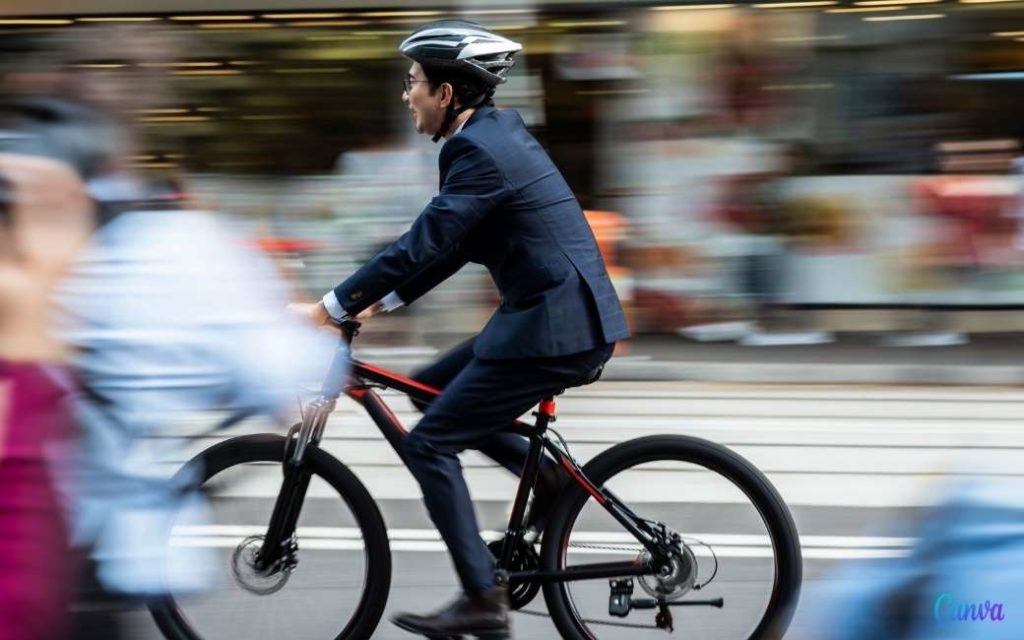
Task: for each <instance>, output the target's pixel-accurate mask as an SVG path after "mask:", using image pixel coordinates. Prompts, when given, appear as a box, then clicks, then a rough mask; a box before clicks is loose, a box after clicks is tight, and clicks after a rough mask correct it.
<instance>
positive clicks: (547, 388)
mask: <svg viewBox="0 0 1024 640" xmlns="http://www.w3.org/2000/svg"><path fill="white" fill-rule="evenodd" d="M520 49H522V47H521V45H519V44H518V43H516V42H513V41H511V40H509V39H507V38H504V37H502V36H500V35H498V34H495V33H492V32H489V31H487V30H486V29H484V28H482V27H480V26H479V25H476V24H473V23H470V22H465V21H461V20H445V21H441V22H436V23H432V24H428V25H426V26H423V27H421V28H420V29H418V30H416V31H415V32H414V33H413V34H412V35H411V36H409V37H408V38H407V39H406V40H405V41H404V42H403V43H402V45H401V49H400V51H401V53H402V54H403V55H405V56H406V57H407V58H409V59H410V60H411V61H412V66H411V67H410V68H409V71H408V75H407V77H406V78H405V80H404V82H403V89H404V91H403V93H402V100H403V101H404V102H405V104H406V105H407V106H408V108H409V111H410V117H412V118H413V120H414V122H415V126H416V130H417V131H418V132H419V133H424V134H427V135H431V136H433V139H434V141H435V142H437V141H438V140H440V139H441V138H444V139H445V143H444V146H443V147H442V148H441V153H440V158H439V163H438V164H439V168H440V192H439V193H438V195H436V196H435V197H434V198H433V199H432V200H431V201H430V202H429V203H428V204H427V205H426V207H425V208H424V209H423V211H422V212H421V213H420V214H419V217H417V218H416V220H415V221H414V222H413V224H412V226H411V228H410V229H409V230H408V231H407V232H406V233H405V234H404V235H402V236H401V237H400V238H398V239H397V240H396V241H395V242H394V243H393V244H391V245H390V246H389V247H387V248H385V249H384V250H383V251H381V252H380V253H378V254H377V255H376V256H375V257H374V258H372V259H371V260H370V261H369V262H367V263H366V264H365V265H364V266H363V267H362V268H360V269H359V270H358V271H356V272H355V273H354V274H353V275H351V276H350V277H348V278H347V279H345V280H344V281H343V282H342V283H341V284H339V285H338V286H337V287H335V288H334V290H333V291H330V292H328V293H327V294H326V295H325V296H324V298H323V300H322V301H320V302H319V303H317V304H315V305H307V306H305V307H304V308H302V309H300V311H302V312H304V313H306V314H308V315H309V316H310V317H312V318H313V319H314V320H315V321H317V322H320V323H324V322H327V321H328V319H329V317H328V316H331V317H333V318H334V319H336V320H337V319H343V318H345V317H348V316H352V317H354V316H356V315H357V314H360V313H361V312H364V311H367V310H369V312H370V313H373V312H377V311H380V310H390V309H391V308H394V307H395V306H396V305H400V304H410V303H412V302H413V301H415V300H416V299H417V298H419V297H420V296H422V295H423V294H424V293H426V292H427V291H429V290H430V289H432V288H433V287H435V286H437V285H438V284H440V283H441V282H442V281H444V280H445V279H446V278H448V277H449V276H451V275H452V274H454V273H455V272H456V271H458V270H459V269H460V268H461V267H462V266H464V265H465V264H466V263H467V262H475V263H479V264H483V265H484V266H485V267H486V268H487V269H488V270H489V271H490V274H491V276H492V278H493V279H494V283H495V284H496V285H497V288H498V292H499V294H500V296H501V303H500V305H499V307H498V308H497V310H496V311H495V312H494V314H493V316H492V317H491V319H490V320H489V322H488V323H487V325H486V326H485V327H484V328H483V330H482V331H481V332H480V333H479V335H477V336H476V337H475V338H474V339H473V340H471V341H469V342H467V343H466V344H463V345H461V346H459V347H456V348H455V349H454V350H453V351H452V352H450V353H449V354H447V355H445V356H443V357H442V358H441V359H440V360H439V361H438V362H437V363H435V364H434V365H432V366H430V367H428V368H427V369H425V370H424V371H421V372H420V373H419V374H417V375H416V376H415V377H417V379H419V380H421V381H424V382H426V383H428V384H432V385H435V386H438V387H441V388H443V393H442V395H441V396H440V397H439V398H438V399H437V400H435V401H434V402H433V403H431V404H430V405H428V406H426V407H424V415H423V418H422V419H421V420H420V422H419V424H418V425H417V426H416V428H415V429H413V430H412V431H411V432H410V433H409V435H408V437H407V438H406V440H405V442H404V446H403V454H404V457H405V460H406V463H407V465H408V466H409V468H410V470H411V471H412V473H413V475H414V476H415V477H416V479H417V480H418V482H419V484H420V487H421V489H422V492H423V496H424V501H425V503H426V506H427V509H428V511H429V513H430V516H431V518H432V519H433V521H434V524H435V525H436V526H437V528H438V530H439V532H440V533H441V536H442V538H443V539H444V541H445V543H446V544H447V546H448V549H449V552H450V554H451V557H452V560H453V562H454V565H455V569H456V571H457V573H458V576H459V578H460V581H461V583H462V587H463V593H462V594H461V595H460V596H459V597H458V598H457V599H456V600H455V601H454V602H452V603H451V604H450V605H448V606H447V607H445V608H443V609H441V610H440V611H438V612H436V613H434V614H432V615H425V616H420V615H413V614H401V615H399V616H397V617H395V618H394V622H395V623H396V624H397V625H398V626H400V627H402V628H404V629H406V630H409V631H412V632H415V633H420V634H423V635H428V636H446V635H457V634H466V635H477V636H480V637H486V638H505V637H508V636H509V620H508V594H507V589H506V586H505V585H504V584H503V583H502V580H501V579H500V576H496V575H495V570H494V559H493V557H492V556H491V554H490V552H489V551H488V550H487V548H486V546H485V544H484V543H483V541H482V540H481V538H480V536H479V526H478V525H477V519H476V515H475V513H474V509H473V505H472V503H471V501H470V495H469V490H468V488H467V486H466V482H465V479H464V478H463V475H462V468H461V465H460V463H459V458H458V454H459V453H460V452H461V451H463V450H464V449H466V448H476V449H480V450H482V451H483V452H484V453H486V454H488V455H490V456H491V457H493V458H495V459H496V460H498V461H499V462H500V463H502V464H503V465H505V466H506V467H508V468H510V469H512V470H513V471H516V472H519V471H520V470H521V466H522V463H523V460H524V458H525V453H526V450H527V442H526V440H525V438H523V437H520V436H517V435H515V434H511V433H501V430H502V429H503V428H504V427H506V426H508V425H509V424H510V423H511V422H512V421H513V420H514V419H515V418H517V417H518V416H520V415H522V414H523V413H525V412H526V411H528V410H529V409H530V408H531V407H532V406H534V405H535V404H536V403H537V402H538V401H539V400H541V399H542V398H543V397H545V396H548V395H553V394H556V393H558V392H560V391H561V390H563V389H565V388H566V387H571V386H576V385H580V384H584V383H586V382H588V381H590V380H591V379H593V378H594V377H595V375H596V374H597V373H598V372H599V371H600V368H601V367H602V366H603V365H604V363H605V362H606V361H607V359H608V358H609V357H610V355H611V352H612V348H613V346H614V343H615V342H616V341H617V340H622V339H624V338H626V337H628V329H627V326H626V321H625V317H624V315H623V311H622V307H621V305H620V303H619V299H618V297H617V295H616V293H615V290H614V288H613V287H612V283H611V280H610V279H609V276H608V272H607V270H606V269H605V265H604V261H603V259H602V257H601V254H600V253H599V251H598V247H597V243H596V241H595V239H594V236H593V233H592V232H591V230H590V227H589V226H588V224H587V221H586V219H585V218H584V215H583V211H582V209H581V207H580V205H579V203H578V202H577V201H576V198H575V197H574V195H573V192H572V190H571V189H570V188H569V186H568V184H566V182H565V180H564V179H563V177H562V175H561V174H560V173H559V171H558V169H557V168H556V167H555V165H554V164H553V163H552V161H551V159H550V158H549V157H548V155H547V153H546V152H545V151H544V149H543V148H541V146H540V145H539V144H538V143H537V141H536V140H535V139H534V138H533V136H531V135H530V133H529V132H528V131H527V130H526V127H525V125H524V123H523V120H522V118H521V117H520V116H519V115H518V114H517V113H515V112H514V111H509V110H499V109H496V108H495V107H494V105H493V101H492V96H493V94H494V91H495V88H496V87H497V86H498V85H499V84H501V83H503V82H505V78H506V74H507V73H508V71H509V69H510V68H511V67H512V65H513V60H512V56H513V55H514V54H515V53H517V52H518V51H519V50H520ZM365 315H367V314H365V313H364V316H365ZM546 464H547V467H546V468H545V469H543V470H542V480H544V481H545V484H546V485H547V486H549V487H550V486H551V485H552V484H556V483H557V482H558V481H559V477H558V473H559V470H558V469H557V468H556V467H555V466H554V463H553V461H551V460H547V461H546ZM534 510H536V504H535V508H534Z"/></svg>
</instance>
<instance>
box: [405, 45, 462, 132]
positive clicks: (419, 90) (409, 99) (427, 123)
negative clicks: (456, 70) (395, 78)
mask: <svg viewBox="0 0 1024 640" xmlns="http://www.w3.org/2000/svg"><path fill="white" fill-rule="evenodd" d="M405 81H406V86H407V87H408V89H406V90H405V91H403V92H402V102H404V103H405V106H407V107H408V108H409V111H411V112H412V117H413V121H414V122H415V124H416V133H425V134H427V135H431V136H432V135H434V134H435V133H437V131H438V130H439V129H440V128H441V124H442V123H443V122H444V114H445V109H447V108H448V104H449V102H450V101H451V87H450V85H447V84H442V85H441V86H440V87H438V89H437V90H436V91H434V92H431V91H430V83H429V82H428V81H427V74H425V73H424V72H423V67H421V66H420V64H419V63H418V62H414V63H413V64H412V66H411V67H409V71H408V73H407V74H406V79H405Z"/></svg>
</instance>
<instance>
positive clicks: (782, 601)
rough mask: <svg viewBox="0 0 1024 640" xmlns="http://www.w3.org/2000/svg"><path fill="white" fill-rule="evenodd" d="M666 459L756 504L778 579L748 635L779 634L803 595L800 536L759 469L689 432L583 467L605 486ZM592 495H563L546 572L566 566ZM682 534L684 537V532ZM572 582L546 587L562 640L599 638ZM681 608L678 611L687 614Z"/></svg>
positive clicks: (576, 490) (626, 445)
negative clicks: (721, 481)
mask: <svg viewBox="0 0 1024 640" xmlns="http://www.w3.org/2000/svg"><path fill="white" fill-rule="evenodd" d="M664 461H680V462H685V463H693V464H696V465H700V466H702V467H704V468H705V469H707V470H709V471H711V472H712V473H715V474H718V475H719V476H722V477H723V478H725V479H726V480H728V481H729V482H730V483H731V484H732V485H734V486H735V488H736V489H738V490H739V491H741V492H742V493H743V494H745V496H746V498H747V499H748V500H749V502H750V503H751V504H750V505H748V506H753V507H754V508H755V509H756V512H757V513H758V514H759V515H760V517H761V519H762V520H763V525H764V527H765V529H766V530H767V532H768V534H769V538H770V544H771V545H772V547H773V550H774V552H775V554H774V558H775V560H774V583H773V585H772V587H771V595H770V598H769V599H768V602H767V606H766V607H765V609H764V614H763V617H762V618H761V619H760V623H759V624H757V626H756V628H754V630H753V632H752V633H750V635H749V640H758V639H761V638H781V637H782V636H783V634H784V633H785V631H786V629H787V628H788V626H789V623H790V621H791V619H792V615H793V611H794V609H795V607H796V603H797V600H798V598H799V592H800V584H801V580H802V572H803V568H802V557H801V551H800V540H799V537H798V534H797V530H796V525H795V524H794V522H793V517H792V515H791V514H790V512H789V509H788V508H787V507H786V505H785V503H784V502H783V501H782V498H781V497H780V496H779V494H778V492H777V491H776V490H775V488H774V487H773V486H772V485H771V483H769V481H768V479H767V478H765V476H764V474H762V473H761V472H760V471H758V469H757V468H756V467H754V466H753V465H752V464H750V463H749V462H747V461H746V460H745V459H744V458H742V457H740V456H739V455H737V454H736V453H734V452H732V451H730V450H729V449H727V448H726V447H723V446H721V445H717V444H715V443H713V442H709V441H706V440H702V439H700V438H693V437H689V436H676V435H660V436H650V437H644V438H637V439H635V440H630V441H628V442H623V443H621V444H618V445H615V446H613V447H612V448H610V449H608V450H607V451H604V452H603V453H601V454H600V455H598V456H597V457H596V458H594V459H593V460H591V461H590V463H588V464H587V465H586V466H585V467H584V473H585V474H586V475H587V477H588V478H589V479H590V480H591V481H592V482H594V483H595V484H596V485H598V486H601V485H603V484H604V483H605V482H607V481H608V480H609V479H611V478H613V477H614V476H615V475H616V474H617V473H619V472H621V471H623V470H626V469H629V468H632V467H634V466H636V465H640V464H644V463H650V462H655V463H658V462H664ZM589 498H590V496H589V495H588V494H587V493H586V492H584V491H583V489H582V488H580V487H578V486H577V485H574V486H573V488H572V489H571V490H570V491H568V492H566V493H565V494H564V495H563V496H562V498H561V499H560V501H559V504H558V505H557V506H556V508H555V511H554V514H553V516H552V518H551V520H550V523H549V525H548V527H547V528H546V530H545V534H544V539H543V542H542V547H541V568H542V570H544V571H557V570H560V569H563V568H564V567H563V564H564V563H565V560H564V558H565V557H566V553H567V552H566V550H567V548H568V546H569V536H570V533H571V531H572V529H573V527H574V525H575V523H576V521H577V518H578V517H579V516H580V513H581V510H582V509H583V508H584V506H585V505H586V504H587V503H588V501H589ZM642 507H643V505H633V508H634V510H635V511H637V512H638V513H639V514H640V515H641V516H643V515H644V513H643V508H642ZM668 524H670V525H671V524H672V523H668ZM682 533H684V535H685V531H683V532H682ZM569 584H574V583H550V584H545V585H544V599H545V601H546V602H547V606H548V611H549V612H550V614H551V617H552V619H553V621H554V623H555V626H556V627H557V628H558V631H559V632H560V633H561V635H562V637H563V638H567V639H571V640H593V639H594V638H596V636H595V635H594V633H592V631H591V630H589V629H588V626H587V625H586V624H585V623H584V622H582V620H581V615H580V614H579V613H578V612H577V608H576V606H575V605H574V603H573V598H572V596H571V594H570V592H569V586H568V585H569ZM606 593H607V592H606ZM638 595H640V596H642V595H644V594H642V593H641V594H638ZM687 609H690V607H684V608H683V609H682V611H684V612H685V611H686V610H687ZM678 611H679V610H676V615H679V616H683V615H685V613H683V614H680V613H679V612H678ZM631 615H636V614H631ZM685 620H686V619H685V618H683V619H682V621H680V622H677V625H678V627H679V628H678V629H677V632H679V631H681V632H682V633H683V635H684V636H687V637H696V636H693V635H691V634H690V633H687V628H686V621H685ZM611 624H615V623H614V622H613V623H611ZM590 626H592V627H593V626H597V625H593V624H591V625H590ZM619 632H621V630H619ZM662 633H664V632H662Z"/></svg>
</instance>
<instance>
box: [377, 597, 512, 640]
mask: <svg viewBox="0 0 1024 640" xmlns="http://www.w3.org/2000/svg"><path fill="white" fill-rule="evenodd" d="M391 621H392V622H394V623H395V624H396V625H397V626H398V627H400V628H402V629H405V630H406V631H411V632H413V633H418V634H420V635H422V636H426V637H428V638H436V639H438V640H443V639H448V638H452V639H454V638H458V637H459V636H463V635H466V636H476V637H477V638H478V639H479V640H509V639H510V638H511V637H512V632H511V626H510V624H509V615H508V587H505V586H503V585H499V586H496V587H492V588H490V589H488V590H487V591H484V592H481V593H463V594H462V595H460V596H459V597H458V598H456V599H455V601H454V602H452V603H451V604H449V605H448V606H446V607H445V608H443V609H441V610H440V611H438V612H436V613H433V614H430V615H425V616H421V615H416V614H415V613H400V614H398V615H396V616H395V617H393V618H392V619H391Z"/></svg>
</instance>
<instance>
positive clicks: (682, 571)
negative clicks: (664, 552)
mask: <svg viewBox="0 0 1024 640" xmlns="http://www.w3.org/2000/svg"><path fill="white" fill-rule="evenodd" d="M640 559H641V560H642V561H643V562H650V561H651V555H650V553H649V552H647V551H645V552H644V553H642V554H640ZM639 582H640V587H641V588H642V589H643V590H644V591H646V592H647V594H648V595H649V596H651V597H652V598H655V599H659V598H664V599H665V600H678V599H679V598H682V597H683V596H684V595H686V594H687V593H689V592H690V590H691V589H693V586H694V585H695V584H696V583H697V557H696V556H695V555H694V553H693V550H692V549H691V548H690V547H689V546H687V545H685V544H683V542H682V541H679V542H678V546H676V548H675V549H674V550H673V552H672V555H671V556H670V557H669V559H668V564H667V565H665V566H663V567H661V569H660V570H659V571H658V572H657V573H655V574H654V575H648V576H640V577H639Z"/></svg>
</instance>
